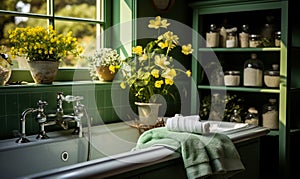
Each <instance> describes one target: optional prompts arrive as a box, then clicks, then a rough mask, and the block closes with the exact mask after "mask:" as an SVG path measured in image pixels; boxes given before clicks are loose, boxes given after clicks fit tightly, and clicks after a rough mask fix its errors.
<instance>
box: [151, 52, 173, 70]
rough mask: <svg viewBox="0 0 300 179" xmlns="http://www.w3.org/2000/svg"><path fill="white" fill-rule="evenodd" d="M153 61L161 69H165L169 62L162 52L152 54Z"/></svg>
mask: <svg viewBox="0 0 300 179" xmlns="http://www.w3.org/2000/svg"><path fill="white" fill-rule="evenodd" d="M154 63H155V65H157V66H159V67H160V68H162V69H166V68H167V66H168V65H170V62H169V61H167V57H166V56H165V55H164V54H161V55H155V56H154Z"/></svg>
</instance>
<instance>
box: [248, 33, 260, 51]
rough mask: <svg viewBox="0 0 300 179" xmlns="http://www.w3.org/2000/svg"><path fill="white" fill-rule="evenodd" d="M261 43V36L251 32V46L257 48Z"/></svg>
mask: <svg viewBox="0 0 300 179" xmlns="http://www.w3.org/2000/svg"><path fill="white" fill-rule="evenodd" d="M260 45H261V36H260V35H258V34H251V35H250V37H249V47H252V48H257V47H259V46H260Z"/></svg>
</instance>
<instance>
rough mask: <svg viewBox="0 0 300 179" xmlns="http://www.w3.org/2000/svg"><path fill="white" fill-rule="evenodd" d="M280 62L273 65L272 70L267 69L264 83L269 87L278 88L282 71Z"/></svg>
mask: <svg viewBox="0 0 300 179" xmlns="http://www.w3.org/2000/svg"><path fill="white" fill-rule="evenodd" d="M278 67H279V66H278V64H273V65H272V70H265V72H264V83H265V85H266V86H267V87H269V88H278V87H279V84H280V72H279V70H278Z"/></svg>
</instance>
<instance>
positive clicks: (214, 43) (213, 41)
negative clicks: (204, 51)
mask: <svg viewBox="0 0 300 179" xmlns="http://www.w3.org/2000/svg"><path fill="white" fill-rule="evenodd" d="M206 47H219V32H218V30H217V26H216V25H215V24H211V25H210V28H209V32H207V33H206Z"/></svg>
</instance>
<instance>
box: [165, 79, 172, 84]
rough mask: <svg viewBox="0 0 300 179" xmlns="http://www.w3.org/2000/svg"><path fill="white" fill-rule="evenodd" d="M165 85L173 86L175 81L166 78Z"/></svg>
mask: <svg viewBox="0 0 300 179" xmlns="http://www.w3.org/2000/svg"><path fill="white" fill-rule="evenodd" d="M165 83H166V84H167V85H173V83H174V81H173V80H172V79H170V78H165Z"/></svg>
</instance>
